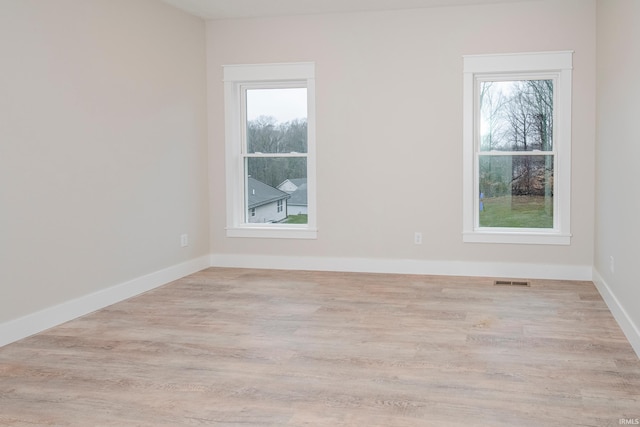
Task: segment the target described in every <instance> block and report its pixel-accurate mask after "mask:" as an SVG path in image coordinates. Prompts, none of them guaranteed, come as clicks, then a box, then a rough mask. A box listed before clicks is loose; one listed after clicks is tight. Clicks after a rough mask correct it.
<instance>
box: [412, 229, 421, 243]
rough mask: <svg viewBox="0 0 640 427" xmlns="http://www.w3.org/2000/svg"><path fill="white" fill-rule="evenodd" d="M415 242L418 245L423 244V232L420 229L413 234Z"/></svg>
mask: <svg viewBox="0 0 640 427" xmlns="http://www.w3.org/2000/svg"><path fill="white" fill-rule="evenodd" d="M413 243H415V244H416V245H421V244H422V233H420V232H419V231H416V232H415V233H414V234H413Z"/></svg>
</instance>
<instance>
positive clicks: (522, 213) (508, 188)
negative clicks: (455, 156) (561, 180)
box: [479, 155, 553, 228]
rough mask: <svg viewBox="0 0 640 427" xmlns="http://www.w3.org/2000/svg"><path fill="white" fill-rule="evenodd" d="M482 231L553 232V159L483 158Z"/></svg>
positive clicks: (535, 157) (481, 187)
mask: <svg viewBox="0 0 640 427" xmlns="http://www.w3.org/2000/svg"><path fill="white" fill-rule="evenodd" d="M479 162H480V165H479V166H480V219H479V225H480V227H516V228H553V156H551V155H548V156H536V155H513V156H508V155H507V156H490V155H487V156H480V158H479Z"/></svg>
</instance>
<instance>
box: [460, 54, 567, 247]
mask: <svg viewBox="0 0 640 427" xmlns="http://www.w3.org/2000/svg"><path fill="white" fill-rule="evenodd" d="M571 69H572V53H571V52H542V53H522V54H506V55H472V56H465V57H464V100H463V102H464V117H463V120H464V130H463V139H464V148H463V154H464V159H463V174H464V175H463V183H464V189H463V197H464V199H463V209H464V214H463V240H464V241H465V242H485V243H526V244H564V245H566V244H569V243H570V238H571V234H570V224H569V221H570V197H571V196H570V190H571V181H570V179H571Z"/></svg>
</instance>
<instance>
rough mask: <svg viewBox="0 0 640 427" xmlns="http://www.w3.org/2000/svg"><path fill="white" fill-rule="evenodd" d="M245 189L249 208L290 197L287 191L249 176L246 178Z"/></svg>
mask: <svg viewBox="0 0 640 427" xmlns="http://www.w3.org/2000/svg"><path fill="white" fill-rule="evenodd" d="M247 190H248V191H247V193H248V195H249V196H248V201H249V209H252V208H255V207H258V206H262V205H266V204H268V203H273V202H275V201H278V200H281V199H288V198H289V197H290V196H289V194H288V193H285V192H284V191H280V190H278V189H277V188H273V187H272V186H270V185H267V184H265V183H264V182H261V181H258V180H257V179H255V178H251V177H249V178H248V179H247Z"/></svg>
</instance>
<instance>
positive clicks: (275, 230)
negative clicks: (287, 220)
mask: <svg viewBox="0 0 640 427" xmlns="http://www.w3.org/2000/svg"><path fill="white" fill-rule="evenodd" d="M278 225H279V224H275V225H274V226H272V227H264V226H261V227H253V226H251V224H247V225H246V226H245V227H228V228H227V229H226V230H227V237H254V238H258V239H317V238H318V230H316V229H310V228H295V227H288V228H284V227H278ZM293 225H297V224H292V226H293Z"/></svg>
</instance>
